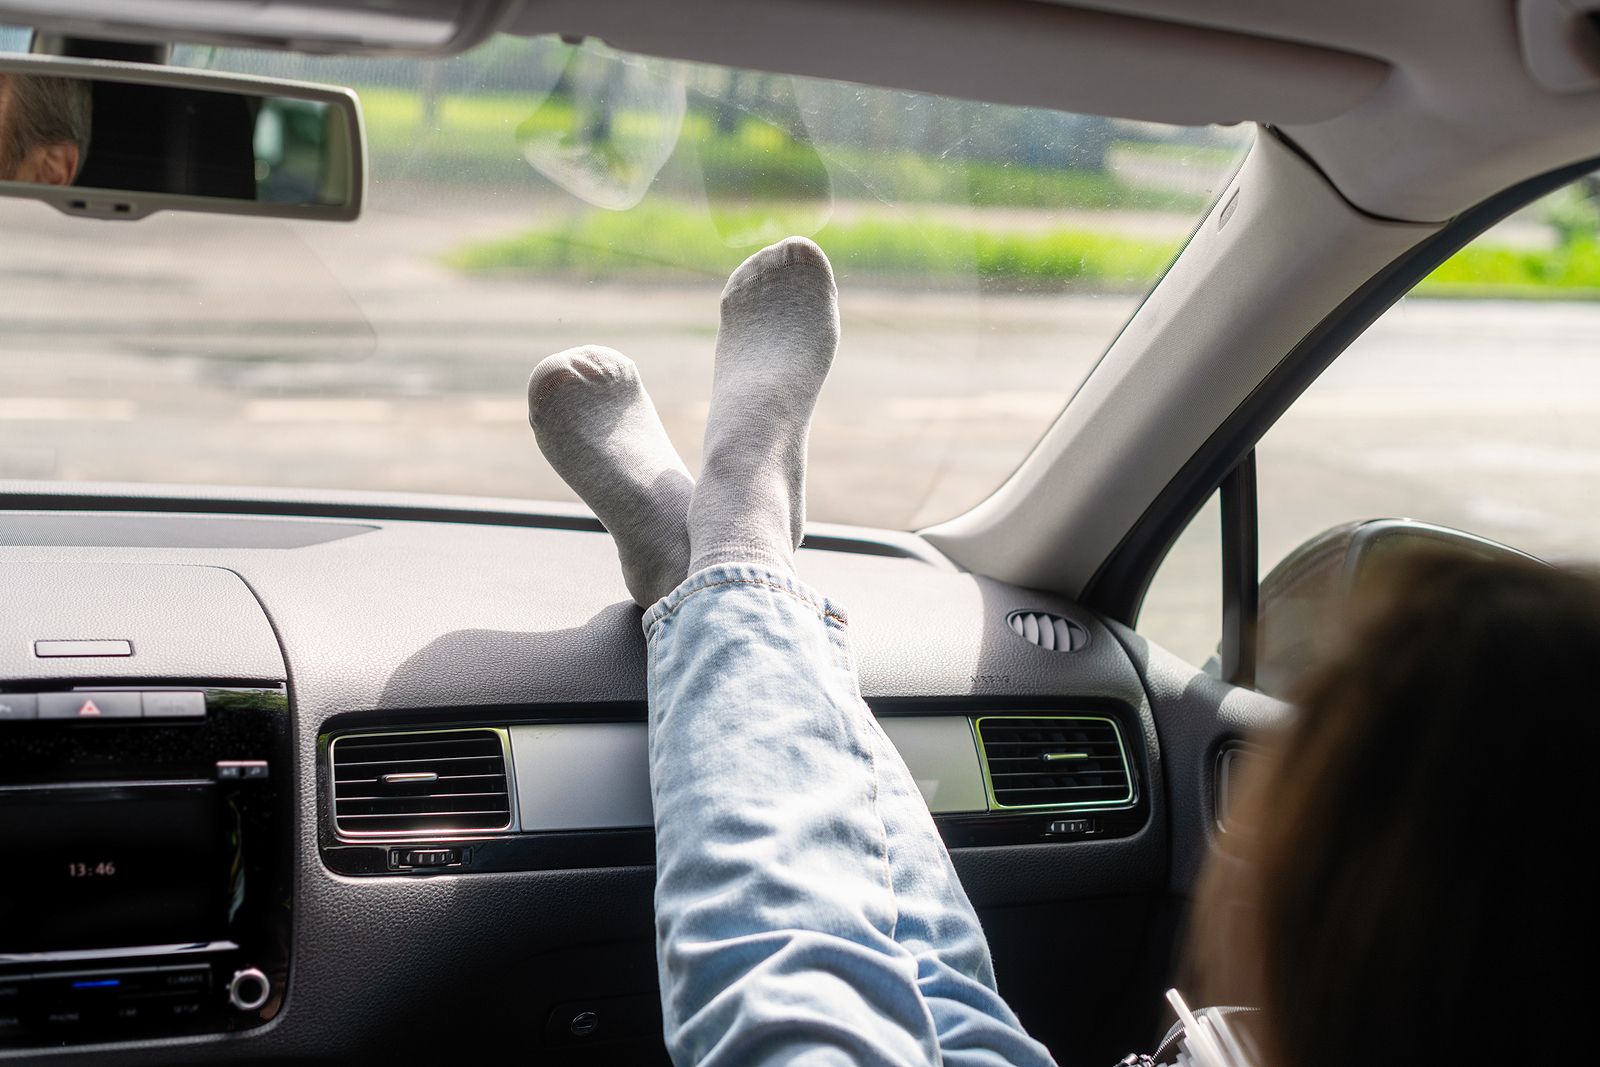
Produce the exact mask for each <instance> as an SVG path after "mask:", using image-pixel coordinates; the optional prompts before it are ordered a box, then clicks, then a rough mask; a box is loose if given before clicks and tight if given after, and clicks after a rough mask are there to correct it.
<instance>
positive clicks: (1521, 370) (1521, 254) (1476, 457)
mask: <svg viewBox="0 0 1600 1067" xmlns="http://www.w3.org/2000/svg"><path fill="white" fill-rule="evenodd" d="M1597 193H1600V182H1597V180H1596V177H1595V176H1594V175H1590V176H1588V177H1585V178H1583V179H1580V180H1579V181H1577V182H1575V183H1573V184H1571V185H1568V186H1566V187H1564V188H1562V189H1559V190H1557V191H1556V192H1555V193H1553V194H1551V195H1549V196H1546V197H1544V198H1543V199H1541V200H1539V201H1536V202H1535V203H1533V204H1530V205H1529V206H1528V207H1526V208H1524V209H1523V210H1521V211H1519V212H1517V213H1516V214H1515V215H1513V216H1511V217H1510V218H1508V219H1506V220H1504V221H1503V222H1501V223H1500V224H1498V225H1496V226H1495V227H1493V228H1492V229H1490V230H1488V231H1487V232H1485V233H1484V234H1483V235H1482V236H1480V237H1479V238H1478V239H1477V240H1475V241H1473V242H1472V243H1471V244H1470V245H1468V246H1467V247H1466V248H1464V249H1462V250H1461V251H1460V252H1459V253H1457V254H1456V255H1455V256H1453V257H1452V258H1451V259H1450V260H1448V261H1447V262H1446V263H1444V264H1443V265H1441V266H1440V267H1439V268H1438V269H1437V270H1436V271H1434V272H1433V274H1432V275H1430V276H1429V277H1428V278H1426V279H1425V280H1424V281H1423V282H1422V283H1421V284H1419V285H1418V286H1417V288H1416V289H1415V290H1414V291H1413V293H1412V294H1411V295H1409V296H1407V297H1406V298H1405V299H1403V300H1401V301H1400V303H1398V304H1396V305H1395V306H1394V307H1393V308H1391V309H1390V310H1389V311H1388V312H1387V313H1386V314H1385V315H1384V316H1383V317H1382V318H1380V319H1379V320H1378V321H1377V322H1375V323H1374V324H1373V325H1372V327H1371V328H1370V329H1369V330H1367V332H1366V333H1365V334H1364V335H1363V336H1362V337H1361V338H1359V339H1358V340H1357V341H1356V342H1355V343H1354V344H1353V345H1351V346H1350V348H1349V350H1348V351H1346V352H1345V353H1344V354H1343V355H1342V356H1340V357H1339V359H1338V360H1336V361H1335V362H1334V364H1333V365H1332V366H1331V367H1329V368H1328V370H1327V371H1326V372H1325V373H1324V374H1323V375H1322V377H1321V378H1320V379H1318V380H1317V381H1316V382H1315V383H1313V384H1312V386H1311V387H1310V388H1309V389H1308V390H1307V391H1306V392H1305V393H1304V395H1302V396H1301V397H1300V399H1299V400H1298V401H1297V402H1296V403H1295V404H1294V406H1293V407H1291V408H1290V409H1289V411H1288V412H1287V413H1286V414H1285V415H1284V417H1283V418H1282V419H1280V420H1279V421H1278V423H1277V425H1276V426H1274V427H1273V428H1272V429H1271V430H1270V431H1268V433H1267V435H1266V436H1265V437H1264V438H1263V439H1262V440H1261V442H1260V444H1259V445H1258V446H1257V448H1256V456H1257V462H1258V472H1259V473H1258V477H1259V486H1260V539H1261V573H1262V575H1263V576H1266V575H1267V574H1268V572H1270V571H1271V569H1272V568H1273V566H1274V565H1276V564H1277V563H1279V562H1280V561H1282V560H1284V559H1285V558H1286V557H1288V556H1290V555H1291V553H1294V552H1295V550H1296V549H1297V548H1299V547H1300V546H1302V545H1305V544H1306V543H1307V542H1308V541H1310V540H1311V539H1313V538H1315V537H1316V536H1317V535H1318V534H1320V533H1322V532H1324V531H1327V530H1329V529H1330V528H1332V527H1335V526H1338V525H1340V524H1344V523H1350V522H1355V521H1359V520H1364V519H1372V518H1380V517H1394V518H1412V519H1420V520H1424V521H1427V522H1432V523H1437V524H1439V525H1441V526H1448V527H1452V528H1455V529H1459V530H1464V531H1467V532H1470V533H1473V534H1477V535H1479V536H1482V537H1487V538H1490V539H1491V540H1495V541H1499V542H1502V543H1504V544H1508V545H1511V546H1512V547H1514V548H1518V549H1521V550H1523V551H1525V552H1531V553H1533V554H1534V555H1537V556H1541V557H1543V558H1545V559H1548V560H1551V561H1557V560H1566V559H1574V558H1593V557H1594V556H1595V555H1596V553H1597V551H1600V199H1597Z"/></svg>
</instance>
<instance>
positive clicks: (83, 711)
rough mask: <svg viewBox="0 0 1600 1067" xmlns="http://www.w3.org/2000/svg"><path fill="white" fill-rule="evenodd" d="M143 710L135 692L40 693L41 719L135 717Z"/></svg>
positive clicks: (81, 719)
mask: <svg viewBox="0 0 1600 1067" xmlns="http://www.w3.org/2000/svg"><path fill="white" fill-rule="evenodd" d="M143 713H144V705H143V702H142V701H141V700H140V699H139V694H138V693H126V692H103V693H83V692H80V693H40V694H39V718H41V719H78V720H80V721H84V720H89V719H137V718H139V717H140V716H141V715H142V714H143Z"/></svg>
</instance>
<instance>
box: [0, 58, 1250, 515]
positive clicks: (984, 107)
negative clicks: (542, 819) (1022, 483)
mask: <svg viewBox="0 0 1600 1067" xmlns="http://www.w3.org/2000/svg"><path fill="white" fill-rule="evenodd" d="M25 42H26V38H25V37H24V36H22V35H20V34H17V33H10V34H9V35H7V34H4V33H0V47H5V48H11V49H20V48H22V47H25ZM174 62H177V63H182V64H185V65H191V66H200V67H209V68H215V69H221V70H229V71H240V72H247V73H259V74H270V75H276V76H284V77H294V78H301V79H305V80H311V81H320V82H332V83H337V84H342V85H347V86H350V87H352V88H354V89H356V90H357V92H358V93H359V95H360V97H361V102H362V106H363V109H364V111H365V114H366V118H367V126H368V129H367V136H368V150H369V164H370V192H369V198H368V202H367V208H366V210H365V212H364V214H363V217H362V218H361V219H360V220H359V221H358V222H356V223H353V224H336V223H316V222H294V221H282V220H261V219H248V218H233V217H228V216H204V215H179V214H167V215H158V216H155V217H152V218H150V219H147V220H144V221H141V222H136V223H104V222H89V221H84V220H77V219H68V218H64V217H62V216H60V215H57V214H56V213H55V212H53V211H52V210H50V209H49V208H48V207H46V206H45V205H42V204H38V203H31V202H24V201H12V200H0V220H3V224H4V226H5V228H6V232H7V237H8V251H9V254H8V255H7V256H6V259H5V263H4V264H3V265H0V273H3V274H4V278H5V282H4V285H3V287H0V478H8V479H12V478H21V479H57V480H94V481H132V482H168V483H210V484H227V485H261V486H286V487H315V488H349V489H383V490H407V491H431V492H448V493H464V494H479V495H489V496H505V497H523V498H529V497H531V498H542V499H551V500H569V499H572V497H571V494H570V493H569V491H568V490H567V488H566V486H565V485H564V484H563V483H562V482H561V480H560V479H559V478H558V477H556V475H555V473H554V472H553V471H552V470H550V468H549V467H548V466H547V465H545V463H544V462H543V460H542V459H541V458H540V457H539V455H538V451H537V449H535V448H534V446H533V442H532V439H531V435H530V434H529V431H528V429H527V422H526V409H525V401H524V386H525V382H526V378H527V373H528V371H529V370H530V369H531V368H532V366H533V364H534V363H536V362H537V361H538V360H539V359H540V358H542V357H543V356H545V355H547V354H549V353H551V352H555V351H558V350H560V349H563V348H566V347H569V346H571V345H576V344H582V343H590V342H592V343H600V344H606V345H610V346H612V347H614V348H618V349H620V350H621V351H623V352H625V353H627V354H628V355H630V356H632V357H633V358H634V359H635V360H636V361H637V362H638V363H639V365H640V368H641V370H642V372H643V374H644V377H645V382H646V384H647V386H648V387H649V388H650V390H651V392H652V394H653V395H654V397H655V399H656V403H657V406H658V407H659V409H660V411H661V414H662V417H663V420H664V421H665V423H666V425H667V428H668V431H669V433H670V434H671V436H672V439H673V441H674V443H675V444H676V445H677V446H678V448H679V450H680V451H681V452H682V453H683V454H684V456H685V459H686V460H687V461H688V463H689V466H690V468H691V470H692V469H694V467H695V465H696V462H697V459H698V456H699V451H700V436H701V432H702V429H703V423H704V418H705V412H706V398H707V396H708V394H709V389H710V378H711V357H712V342H713V337H714V334H715V331H716V322H717V296H718V293H719V292H720V290H721V287H722V283H723V280H724V279H725V278H726V275H727V273H728V272H729V271H730V270H731V269H732V268H733V267H734V266H735V265H737V264H738V263H739V262H740V261H741V260H742V259H743V258H744V257H745V256H746V255H748V254H749V253H751V252H753V251H754V250H756V249H757V248H759V247H760V246H762V245H763V244H765V243H767V242H769V241H772V240H774V239H776V238H778V237H782V236H784V235H787V234H791V233H799V234H805V235H807V236H810V237H813V238H814V239H815V240H817V241H818V242H819V243H820V244H821V245H822V246H823V248H824V249H826V250H827V252H828V254H829V256H830V257H831V258H832V260H833V263H834V266H835V269H836V271H837V275H838V279H839V285H840V289H841V299H840V305H841V315H842V320H843V340H842V343H841V346H840V351H839V356H838V359H837V361H836V363H835V365H834V371H833V374H832V376H831V377H830V380H829V383H828V386H827V389H826V390H825V392H824V394H823V397H822V401H821V404H820V406H819V409H818V412H817V416H816V424H815V427H814V430H813V433H812V439H811V453H812V455H811V477H810V490H809V491H810V507H811V516H812V518H814V519H817V520H823V521H837V522H853V523H864V524H870V525H879V526H888V527H900V528H915V527H917V526H920V525H924V524H926V523H929V522H933V521H937V520H939V519H943V518H946V517H949V516H951V515H953V514H956V513H958V512H960V511H962V510H965V509H966V508H968V507H970V506H972V505H973V504H974V503H976V502H977V501H979V500H981V499H982V498H983V497H984V496H986V495H987V494H988V493H990V492H991V491H993V490H994V488H995V487H996V486H998V485H999V483H1000V482H1001V481H1002V480H1004V479H1005V477H1006V476H1007V475H1008V474H1010V472H1011V471H1012V470H1014V469H1015V467H1016V466H1017V464H1018V463H1019V462H1020V461H1021V460H1022V458H1023V456H1024V455H1026V453H1027V452H1028V450H1029V449H1030V448H1031V447H1032V446H1033V444H1034V443H1035V442H1036V441H1037V440H1038V439H1039V437H1040V436H1041V435H1042V433H1043V432H1044V430H1045V428H1046V427H1047V426H1048V425H1049V423H1050V421H1051V420H1052V419H1053V418H1054V416H1055V415H1056V414H1057V413H1058V412H1059V411H1060V409H1061V407H1062V406H1063V404H1065V402H1066V401H1067V399H1068V397H1069V396H1070V395H1071V393H1072V391H1073V390H1074V389H1075V388H1076V386H1077V384H1078V383H1079V381H1080V380H1081V379H1082V377H1083V376H1084V374H1085V373H1086V372H1087V370H1088V369H1089V367H1090V366H1092V364H1093V362H1094V361H1095V360H1096V359H1097V358H1098V357H1099V355H1100V354H1101V353H1102V352H1103V350H1104V349H1105V347H1106V346H1107V345H1108V344H1109V342H1110V340H1111V339H1112V338H1113V337H1114V336H1115V334H1116V332H1117V330H1118V329H1119V328H1120V326H1121V324H1122V323H1123V322H1124V321H1125V320H1126V319H1127V317H1128V316H1129V314H1130V313H1131V312H1132V310H1133V309H1134V307H1135V306H1136V305H1137V303H1138V301H1139V300H1140V299H1141V298H1142V297H1143V295H1144V294H1145V293H1146V292H1148V290H1149V289H1150V287H1151V286H1152V285H1153V284H1154V283H1155V281H1156V280H1157V279H1158V278H1159V276H1160V275H1161V273H1162V272H1163V271H1164V270H1165V268H1166V265H1167V264H1168V263H1169V262H1170V261H1171V259H1172V257H1173V256H1174V255H1175V254H1176V252H1177V250H1178V249H1179V248H1180V247H1181V245H1182V244H1183V242H1184V240H1185V239H1186V237H1187V235H1188V234H1189V233H1190V232H1191V231H1192V230H1193V228H1194V226H1195V224H1196V222H1197V220H1198V219H1199V218H1200V217H1201V216H1202V215H1203V214H1204V213H1205V211H1206V210H1207V208H1208V207H1209V205H1210V204H1211V203H1212V201H1213V200H1214V198H1215V196H1216V194H1217V193H1218V192H1219V191H1220V189H1221V188H1222V186H1223V185H1224V184H1225V183H1226V181H1227V179H1228V177H1229V175H1230V174H1231V173H1232V172H1233V170H1234V169H1235V168H1236V167H1237V165H1238V162H1239V160H1240V159H1241V158H1242V156H1243V153H1244V151H1245V148H1246V146H1247V143H1248V137H1249V134H1248V131H1247V130H1244V129H1239V128H1232V129H1224V128H1194V129H1189V128H1174V127H1167V126H1157V125H1152V124H1148V123H1136V122H1124V121H1117V120H1110V119H1104V118H1098V117H1093V116H1084V115H1073V114H1067V113H1062V112H1052V111H1044V110H1031V109H1025V108H1011V107H1001V106H995V105H988V104H979V103H972V102H966V101H958V100H951V99H946V98H942V97H937V96H930V95H923V94H916V93H904V92H895V91H890V90H885V89H877V88H867V87H862V86H857V85H848V84H843V83H837V82H824V81H815V80H808V79H802V78H793V77H787V76H777V75H768V74H761V73H756V72H750V71H740V70H731V69H726V68H720V67H711V66H704V65H693V64H684V63H675V62H668V61H665V60H657V59H649V58H643V57H638V56H631V55H627V54H623V53H618V52H614V51H610V50H607V49H605V48H604V47H602V46H599V45H595V44H585V45H582V46H572V45H568V44H563V43H560V42H558V41H555V40H553V39H536V40H525V39H513V38H502V39H498V40H496V41H493V42H491V43H489V44H487V45H485V46H483V47H481V48H479V49H477V50H476V51H474V52H472V53H470V54H468V55H466V56H462V57H458V58H455V59H451V60H448V61H423V60H398V59H350V58H342V59H341V58H313V57H303V56H294V55H284V54H275V53H251V52H236V51H227V50H219V49H205V48H180V49H179V50H178V51H177V52H176V54H175V56H174ZM92 150H93V149H92V144H91V148H90V151H91V152H92Z"/></svg>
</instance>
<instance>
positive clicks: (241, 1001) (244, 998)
mask: <svg viewBox="0 0 1600 1067" xmlns="http://www.w3.org/2000/svg"><path fill="white" fill-rule="evenodd" d="M271 995H272V983H271V982H270V981H268V980H267V976H266V975H264V974H262V973H261V972H260V971H259V970H257V969H256V968H254V967H246V968H245V969H244V970H242V971H235V972H234V973H233V979H232V981H230V982H229V983H228V1003H229V1004H232V1005H233V1006H234V1007H235V1008H238V1009H239V1010H240V1011H255V1010H256V1009H257V1008H260V1007H261V1005H263V1004H265V1003H266V1002H267V998H268V997H270V996H271Z"/></svg>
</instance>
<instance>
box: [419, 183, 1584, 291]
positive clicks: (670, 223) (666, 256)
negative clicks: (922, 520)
mask: <svg viewBox="0 0 1600 1067" xmlns="http://www.w3.org/2000/svg"><path fill="white" fill-rule="evenodd" d="M788 210H789V211H790V212H792V214H791V215H790V216H789V217H787V218H786V217H785V214H784V211H785V209H784V208H783V207H774V208H773V209H772V210H770V211H766V212H763V211H756V210H741V211H731V212H720V213H714V214H713V215H712V216H711V217H710V218H708V217H707V215H706V214H704V213H703V212H701V211H699V210H697V209H694V208H691V207H689V206H687V205H681V204H674V203H671V202H661V201H647V202H646V203H645V204H643V205H641V206H640V207H638V208H635V209H634V210H632V211H628V212H613V211H587V212H585V213H582V214H579V215H576V216H574V217H572V218H571V219H568V220H566V221H563V222H561V223H557V224H553V225H550V226H546V227H542V228H539V229H534V230H529V231H526V232H524V233H519V234H514V235H511V236H508V237H504V238H497V239H493V240H488V241H482V242H476V243H473V244H469V245H466V246H464V247H462V248H459V249H457V250H455V251H454V252H452V253H451V254H450V255H449V257H448V261H449V262H450V264H451V265H453V266H455V267H456V268H458V269H460V270H463V271H467V272H470V273H522V274H536V275H566V276H571V277H578V278H585V279H611V278H630V279H640V280H655V279H671V278H673V277H689V276H712V277H716V276H721V275H724V274H726V273H727V272H728V271H730V270H732V269H733V267H735V266H736V265H737V264H738V263H739V262H740V260H742V259H743V258H744V257H745V256H746V255H748V254H749V253H750V252H751V251H752V250H754V248H755V247H757V246H759V245H760V244H762V243H764V242H766V241H768V240H771V239H773V238H775V237H777V236H781V235H782V234H783V233H787V232H790V231H791V230H793V231H798V232H812V231H813V227H810V226H806V225H804V224H803V223H804V219H803V217H802V214H801V213H800V212H799V210H798V209H797V208H795V207H793V206H791V207H790V208H789V209H788ZM813 236H814V237H815V238H816V240H817V241H818V242H819V243H821V244H822V245H823V247H825V248H827V250H828V254H829V255H830V256H831V257H832V258H833V259H834V262H835V264H836V265H837V266H838V268H839V270H840V272H841V274H843V275H844V276H846V277H855V278H873V279H875V280H878V281H882V282H888V283H898V284H907V285H928V286H940V285H970V284H971V283H972V282H973V280H974V279H977V280H979V281H980V282H981V283H982V284H984V285H991V286H996V287H1002V288H1008V289H1014V290H1036V291H1060V290H1068V289H1083V290H1093V291H1100V292H1142V291H1143V290H1145V289H1147V288H1148V287H1149V286H1150V285H1151V284H1152V283H1153V282H1154V281H1155V280H1156V278H1158V277H1159V276H1160V274H1161V272H1162V271H1163V270H1164V269H1165V268H1166V265H1167V263H1169V262H1170V261H1171V259H1172V257H1173V255H1174V254H1175V253H1176V252H1177V250H1178V246H1179V242H1176V241H1171V240H1161V239H1146V238H1139V237H1132V236H1127V235H1123V234H1116V233H1108V232H1103V231H1095V230H1085V229H1052V230H1049V231H1047V232H1044V233H1032V232H1025V231H1021V232H1019V231H1004V230H999V231H997V230H988V229H982V228H978V227H973V226H969V225H963V224H959V223H952V222H946V221H942V220H936V219H931V218H927V217H916V216H912V217H888V218H883V217H880V218H864V219H857V220H847V221H841V222H832V223H829V224H827V225H825V226H823V227H822V228H821V229H820V230H815V231H814V232H813ZM1417 293H1418V295H1420V296H1429V297H1436V296H1437V297H1495V298H1507V299H1522V298H1541V297H1542V298H1561V299H1568V300H1571V299H1596V298H1600V244H1597V243H1596V241H1595V240H1594V238H1593V237H1581V238H1578V239H1575V240H1573V241H1571V242H1568V243H1567V244H1565V245H1563V246H1561V247H1559V248H1555V249H1511V248H1501V247H1494V246H1483V245H1476V244H1475V245H1471V246H1469V247H1467V248H1465V249H1462V250H1461V251H1460V252H1458V253H1456V255H1454V256H1452V257H1451V258H1450V259H1449V260H1448V261H1446V262H1445V263H1444V264H1442V265H1441V266H1440V267H1439V268H1438V269H1437V270H1435V271H1434V272H1433V274H1431V275H1430V276H1429V277H1428V278H1427V279H1426V280H1425V281H1423V282H1422V284H1421V285H1420V286H1418V288H1417Z"/></svg>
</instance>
